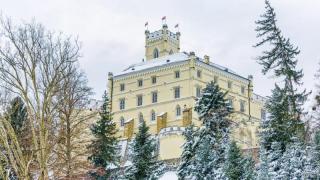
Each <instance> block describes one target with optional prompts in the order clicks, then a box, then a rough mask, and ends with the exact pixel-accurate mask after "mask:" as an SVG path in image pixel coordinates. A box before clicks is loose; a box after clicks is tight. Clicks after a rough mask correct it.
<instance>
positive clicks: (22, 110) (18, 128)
mask: <svg viewBox="0 0 320 180" xmlns="http://www.w3.org/2000/svg"><path fill="white" fill-rule="evenodd" d="M27 117H28V113H27V109H26V107H25V105H24V102H23V101H22V99H21V98H20V97H16V98H14V99H13V100H12V101H11V103H10V107H9V108H8V110H7V112H6V118H8V119H9V120H10V122H11V126H12V128H13V129H14V131H15V133H16V134H17V135H18V136H19V135H20V136H21V135H22V134H23V131H25V130H26V128H27Z"/></svg>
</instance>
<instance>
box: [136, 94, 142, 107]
mask: <svg viewBox="0 0 320 180" xmlns="http://www.w3.org/2000/svg"><path fill="white" fill-rule="evenodd" d="M137 106H142V95H138V96H137Z"/></svg>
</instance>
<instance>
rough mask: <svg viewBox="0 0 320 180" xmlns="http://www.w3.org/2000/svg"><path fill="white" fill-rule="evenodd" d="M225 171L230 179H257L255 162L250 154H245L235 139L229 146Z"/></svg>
mask: <svg viewBox="0 0 320 180" xmlns="http://www.w3.org/2000/svg"><path fill="white" fill-rule="evenodd" d="M224 172H225V174H226V177H227V178H228V179H229V180H238V179H239V180H240V179H241V180H253V179H256V173H255V163H254V161H253V159H252V158H251V157H249V156H244V155H242V153H241V149H240V148H239V147H238V146H237V144H236V142H235V141H232V142H231V143H230V145H229V147H228V151H227V155H226V162H225V168H224Z"/></svg>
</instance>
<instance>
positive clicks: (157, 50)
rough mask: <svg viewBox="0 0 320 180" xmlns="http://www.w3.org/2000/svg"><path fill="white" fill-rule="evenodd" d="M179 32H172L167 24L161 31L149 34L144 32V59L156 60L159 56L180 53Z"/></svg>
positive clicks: (147, 31)
mask: <svg viewBox="0 0 320 180" xmlns="http://www.w3.org/2000/svg"><path fill="white" fill-rule="evenodd" d="M180 35H181V34H180V32H176V33H174V32H172V31H170V30H169V29H168V26H167V24H163V25H162V29H160V30H157V31H154V32H150V31H149V30H146V31H145V36H146V38H145V40H146V45H145V48H146V59H147V60H150V59H156V58H158V57H161V56H165V55H169V54H173V53H178V52H179V51H180Z"/></svg>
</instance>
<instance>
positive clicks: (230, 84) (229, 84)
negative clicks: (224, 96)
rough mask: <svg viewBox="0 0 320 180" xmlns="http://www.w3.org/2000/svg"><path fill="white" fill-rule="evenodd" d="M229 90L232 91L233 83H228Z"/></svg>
mask: <svg viewBox="0 0 320 180" xmlns="http://www.w3.org/2000/svg"><path fill="white" fill-rule="evenodd" d="M228 88H229V89H231V88H232V82H231V81H228Z"/></svg>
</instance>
